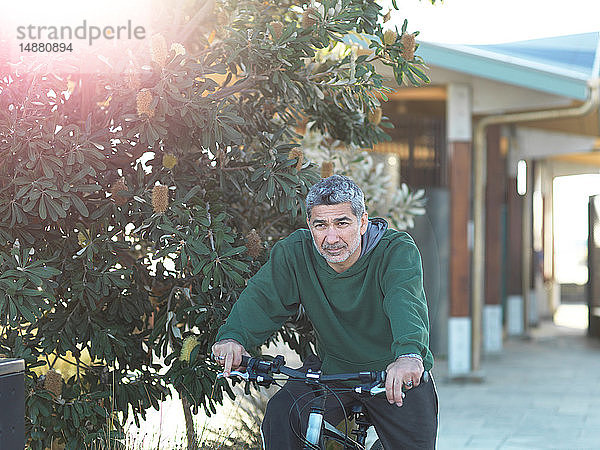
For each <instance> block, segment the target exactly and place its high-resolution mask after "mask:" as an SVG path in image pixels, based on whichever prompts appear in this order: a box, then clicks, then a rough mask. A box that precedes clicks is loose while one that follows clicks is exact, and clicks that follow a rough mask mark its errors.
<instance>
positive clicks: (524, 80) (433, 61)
mask: <svg viewBox="0 0 600 450" xmlns="http://www.w3.org/2000/svg"><path fill="white" fill-rule="evenodd" d="M599 41H600V34H599V33H583V34H575V35H568V36H557V37H551V38H544V39H533V40H529V41H520V42H511V43H505V44H492V45H449V44H436V43H428V42H421V43H420V46H419V51H418V53H419V55H420V56H421V57H423V59H424V60H425V62H426V64H428V65H431V66H440V67H445V68H447V69H451V70H454V71H457V72H463V73H469V74H472V75H475V76H480V77H484V78H489V79H492V80H497V81H501V82H504V83H508V84H514V85H517V86H523V87H527V88H530V89H535V90H540V91H543V92H548V93H552V94H556V95H562V96H566V97H570V98H575V99H580V100H584V99H585V98H586V97H587V92H588V87H587V86H588V81H590V80H591V79H593V78H596V77H597V76H598V70H599V65H600V58H599V56H598V44H599Z"/></svg>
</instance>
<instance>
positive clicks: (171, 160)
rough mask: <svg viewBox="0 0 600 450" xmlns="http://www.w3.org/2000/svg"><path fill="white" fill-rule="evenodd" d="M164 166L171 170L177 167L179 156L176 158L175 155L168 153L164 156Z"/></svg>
mask: <svg viewBox="0 0 600 450" xmlns="http://www.w3.org/2000/svg"><path fill="white" fill-rule="evenodd" d="M162 165H163V167H164V168H165V169H169V170H171V169H172V168H173V167H175V166H176V165H177V156H175V155H174V154H173V153H166V154H165V155H163V159H162Z"/></svg>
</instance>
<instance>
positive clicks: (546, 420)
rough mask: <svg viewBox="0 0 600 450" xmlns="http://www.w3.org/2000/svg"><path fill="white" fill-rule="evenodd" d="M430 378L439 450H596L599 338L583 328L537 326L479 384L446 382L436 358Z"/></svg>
mask: <svg viewBox="0 0 600 450" xmlns="http://www.w3.org/2000/svg"><path fill="white" fill-rule="evenodd" d="M568 308H571V307H568ZM568 319H569V317H568V316H567V317H566V322H564V323H566V324H568ZM434 373H435V375H436V382H437V387H438V394H439V397H440V428H439V439H438V449H439V450H454V449H462V448H469V449H503V450H507V449H598V448H600V340H598V339H590V338H587V337H585V330H584V329H576V328H568V327H565V326H558V325H555V324H554V323H552V322H543V323H542V324H541V325H540V326H539V327H537V328H534V329H532V330H531V333H530V336H529V338H527V339H509V340H506V341H505V343H504V350H503V352H502V354H501V355H499V356H495V357H486V358H484V360H483V361H482V376H483V379H484V381H483V382H480V383H477V382H473V381H470V382H457V381H449V380H448V377H447V376H446V373H447V366H446V364H445V362H444V361H441V360H438V361H437V366H436V370H435V372H434Z"/></svg>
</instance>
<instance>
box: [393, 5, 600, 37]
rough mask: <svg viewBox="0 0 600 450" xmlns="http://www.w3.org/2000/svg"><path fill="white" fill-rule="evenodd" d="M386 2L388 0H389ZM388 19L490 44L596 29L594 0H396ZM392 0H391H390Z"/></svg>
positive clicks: (598, 17)
mask: <svg viewBox="0 0 600 450" xmlns="http://www.w3.org/2000/svg"><path fill="white" fill-rule="evenodd" d="M388 1H389V0H388ZM396 3H397V5H398V8H399V11H392V18H393V20H394V21H395V22H397V23H398V26H399V27H400V26H401V25H402V21H403V20H404V19H405V18H406V19H408V31H409V32H413V31H417V30H418V31H420V32H421V33H420V35H419V39H421V40H423V41H428V42H439V43H447V44H493V43H500V42H511V41H522V40H527V39H536V38H542V37H550V36H562V35H566V34H577V33H585V32H590V31H600V1H598V0H568V1H565V0H563V1H553V0H444V1H443V2H440V1H439V0H437V1H436V3H435V4H434V5H432V4H431V2H430V1H429V0H397V2H396ZM389 4H391V1H390V3H389Z"/></svg>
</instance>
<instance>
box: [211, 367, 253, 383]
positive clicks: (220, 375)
mask: <svg viewBox="0 0 600 450" xmlns="http://www.w3.org/2000/svg"><path fill="white" fill-rule="evenodd" d="M231 376H235V377H239V378H241V379H243V380H246V381H248V379H249V378H250V375H249V374H248V372H240V371H239V370H232V371H231V372H229V377H231ZM219 378H228V377H225V374H224V373H223V372H221V373H218V374H217V379H219Z"/></svg>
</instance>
